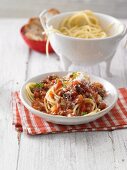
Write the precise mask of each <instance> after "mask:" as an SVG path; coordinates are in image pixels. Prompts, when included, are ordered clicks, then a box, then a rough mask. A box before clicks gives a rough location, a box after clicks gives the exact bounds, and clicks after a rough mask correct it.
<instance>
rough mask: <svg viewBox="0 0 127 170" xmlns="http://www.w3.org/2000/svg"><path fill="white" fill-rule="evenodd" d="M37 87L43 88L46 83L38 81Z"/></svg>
mask: <svg viewBox="0 0 127 170" xmlns="http://www.w3.org/2000/svg"><path fill="white" fill-rule="evenodd" d="M36 87H37V88H42V87H44V83H36Z"/></svg>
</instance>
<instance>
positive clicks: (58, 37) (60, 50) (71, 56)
mask: <svg viewBox="0 0 127 170" xmlns="http://www.w3.org/2000/svg"><path fill="white" fill-rule="evenodd" d="M74 13H75V12H65V13H60V14H58V15H55V16H52V17H50V18H49V19H47V22H46V24H45V25H44V12H42V14H40V20H41V22H42V24H43V26H44V28H45V30H46V31H47V32H48V33H49V34H48V36H49V39H50V43H51V45H52V47H53V49H54V50H55V52H56V53H57V54H58V55H59V56H62V57H63V58H64V59H65V60H66V59H67V60H68V61H65V62H68V64H69V62H70V63H72V64H85V65H92V64H96V63H99V62H101V61H105V60H107V59H109V58H111V57H113V55H114V54H115V52H116V49H117V46H118V44H119V42H120V40H121V39H122V38H123V37H124V36H125V34H126V27H125V25H123V24H122V23H121V22H120V21H119V20H118V19H116V18H114V17H112V16H109V15H105V14H101V13H95V15H96V16H97V17H98V18H99V20H100V24H101V26H102V27H103V28H107V27H108V26H109V25H110V24H113V26H112V27H111V29H109V31H108V34H109V35H110V36H109V37H106V38H96V39H83V38H75V37H69V36H65V35H63V34H60V33H57V32H52V31H50V30H51V26H53V28H55V29H57V28H58V26H59V23H60V22H61V21H62V20H63V18H65V17H67V16H70V15H73V14H74Z"/></svg>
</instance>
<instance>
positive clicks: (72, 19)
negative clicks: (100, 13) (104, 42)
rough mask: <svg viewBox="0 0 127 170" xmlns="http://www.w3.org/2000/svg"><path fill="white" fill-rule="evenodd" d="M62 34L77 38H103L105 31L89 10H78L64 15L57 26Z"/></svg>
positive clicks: (105, 34) (105, 35)
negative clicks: (67, 15)
mask: <svg viewBox="0 0 127 170" xmlns="http://www.w3.org/2000/svg"><path fill="white" fill-rule="evenodd" d="M58 31H59V32H60V33H62V34H64V35H67V36H70V37H77V38H86V39H89V38H104V37H107V36H108V35H107V33H106V32H105V31H104V30H103V29H102V27H101V25H100V22H99V19H98V18H97V17H96V16H95V15H94V13H93V12H92V11H90V10H86V11H80V12H77V13H75V14H74V15H71V16H69V17H65V18H64V19H63V20H62V21H61V23H60V25H59V28H58Z"/></svg>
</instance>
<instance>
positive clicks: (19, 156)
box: [0, 19, 127, 170]
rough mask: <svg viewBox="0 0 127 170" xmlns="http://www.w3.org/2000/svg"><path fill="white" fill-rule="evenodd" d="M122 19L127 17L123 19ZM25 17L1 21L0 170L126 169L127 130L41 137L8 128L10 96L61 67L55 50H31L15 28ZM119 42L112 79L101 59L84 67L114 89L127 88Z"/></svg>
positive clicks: (126, 63)
mask: <svg viewBox="0 0 127 170" xmlns="http://www.w3.org/2000/svg"><path fill="white" fill-rule="evenodd" d="M122 21H123V22H125V23H126V21H127V20H122ZM25 22H26V19H6V20H5V19H1V20H0V170H29V169H30V170H127V129H122V130H115V131H106V132H81V133H80V132H77V133H68V134H67V133H66V134H50V135H39V136H28V135H26V134H23V133H22V134H21V136H20V137H19V141H18V135H17V132H16V131H15V129H14V127H12V111H11V103H10V99H11V97H10V94H11V91H12V90H18V89H19V88H20V86H21V84H22V83H23V82H24V81H25V80H26V79H28V78H30V77H32V76H34V75H37V74H39V73H45V72H50V71H58V70H60V63H59V60H58V57H56V55H55V54H53V55H52V56H51V58H50V59H48V58H47V57H46V56H45V55H42V54H40V53H37V52H34V51H31V50H30V49H29V48H28V47H27V46H26V44H25V43H24V41H23V40H22V38H21V36H20V33H19V29H20V27H21V26H22V25H23V24H24V23H25ZM123 44H124V43H123V42H122V43H121V44H120V46H119V49H118V51H117V54H116V55H115V56H114V58H113V62H112V67H111V71H112V73H113V77H112V78H108V77H107V76H106V75H105V71H104V70H105V64H104V63H101V64H99V65H97V66H94V67H92V68H90V69H89V70H88V71H89V72H90V73H93V74H95V75H99V76H102V77H104V78H106V79H107V80H109V81H110V82H112V83H113V84H114V85H115V86H116V87H117V88H118V87H127V49H123Z"/></svg>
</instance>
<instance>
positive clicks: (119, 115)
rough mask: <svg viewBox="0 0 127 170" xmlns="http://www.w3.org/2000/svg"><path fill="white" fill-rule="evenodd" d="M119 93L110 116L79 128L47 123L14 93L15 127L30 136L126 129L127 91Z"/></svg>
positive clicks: (120, 90) (78, 126)
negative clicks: (30, 110)
mask: <svg viewBox="0 0 127 170" xmlns="http://www.w3.org/2000/svg"><path fill="white" fill-rule="evenodd" d="M118 92H119V99H118V101H117V103H116V105H115V107H114V108H113V109H112V110H111V111H110V112H109V113H108V114H106V115H105V116H103V117H101V118H99V119H97V120H96V121H93V122H90V123H87V124H83V125H77V126H75V125H74V126H65V125H56V124H53V123H49V122H46V121H45V120H43V119H42V118H40V117H38V116H35V115H34V114H32V113H31V112H29V110H28V109H26V108H25V107H24V105H23V104H22V102H21V100H20V98H19V93H18V92H14V93H13V94H12V105H13V125H14V126H15V128H16V130H17V131H19V132H22V131H24V132H27V134H30V135H36V134H48V133H60V132H61V133H63V132H77V131H100V130H104V131H105V130H114V129H120V128H125V127H127V89H125V88H120V89H119V90H118Z"/></svg>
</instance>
